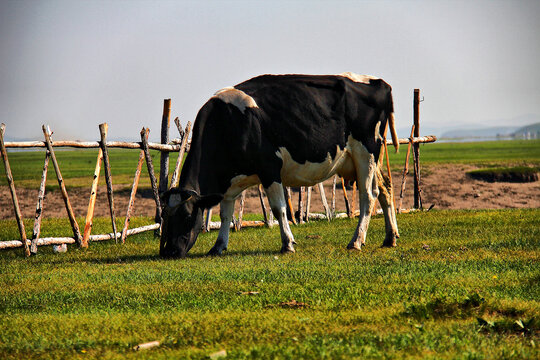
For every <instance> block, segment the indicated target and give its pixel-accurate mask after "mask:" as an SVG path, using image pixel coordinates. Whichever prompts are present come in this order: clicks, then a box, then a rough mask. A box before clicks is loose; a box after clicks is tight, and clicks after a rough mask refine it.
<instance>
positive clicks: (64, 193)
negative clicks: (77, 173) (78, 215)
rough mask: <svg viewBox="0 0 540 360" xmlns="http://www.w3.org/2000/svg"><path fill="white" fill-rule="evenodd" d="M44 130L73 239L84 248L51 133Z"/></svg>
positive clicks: (46, 128)
mask: <svg viewBox="0 0 540 360" xmlns="http://www.w3.org/2000/svg"><path fill="white" fill-rule="evenodd" d="M42 130H43V135H44V136H45V144H46V146H47V150H49V152H50V153H51V161H52V163H53V166H54V171H55V172H56V179H57V180H58V185H59V186H60V191H61V193H62V198H63V199H64V204H65V205H66V211H67V213H68V217H69V222H70V223H71V229H72V230H73V237H74V238H75V242H76V243H77V245H79V246H80V247H83V243H82V236H81V231H80V230H79V224H77V220H76V219H75V214H74V213H73V208H72V207H71V203H70V202H69V197H68V193H67V190H66V185H65V184H64V179H63V178H62V173H61V172H60V167H59V166H58V161H56V155H55V154H54V150H53V146H52V140H51V131H50V129H49V128H48V127H45V125H43V126H42Z"/></svg>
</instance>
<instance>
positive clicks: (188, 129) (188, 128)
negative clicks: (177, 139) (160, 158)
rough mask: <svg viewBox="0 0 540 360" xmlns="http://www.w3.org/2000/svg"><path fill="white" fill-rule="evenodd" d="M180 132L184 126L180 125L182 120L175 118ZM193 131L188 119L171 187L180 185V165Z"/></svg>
mask: <svg viewBox="0 0 540 360" xmlns="http://www.w3.org/2000/svg"><path fill="white" fill-rule="evenodd" d="M174 122H175V124H176V127H177V128H178V132H180V133H182V131H181V130H182V128H181V127H180V120H178V118H176V119H174ZM190 132H191V122H190V121H188V122H187V125H186V130H185V131H184V134H183V136H182V143H181V144H180V151H179V152H178V159H177V160H176V166H175V168H174V172H173V175H172V178H171V188H174V187H176V186H178V180H179V178H180V167H181V166H182V161H183V160H184V153H185V151H186V147H187V142H188V138H189V133H190Z"/></svg>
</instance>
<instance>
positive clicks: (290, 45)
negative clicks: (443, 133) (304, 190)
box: [0, 0, 540, 141]
mask: <svg viewBox="0 0 540 360" xmlns="http://www.w3.org/2000/svg"><path fill="white" fill-rule="evenodd" d="M539 19H540V1H537V0H536V1H516V0H512V1H472V0H467V1H390V0H389V1H277V0H273V1H135V0H130V1H75V0H70V1H57V0H54V1H53V0H42V1H21V0H17V1H6V0H0V55H1V57H0V59H1V61H0V122H4V123H6V126H7V129H6V132H7V134H6V135H7V136H8V137H11V138H21V139H42V137H43V133H42V131H41V125H42V124H50V125H51V128H52V130H53V131H54V132H55V138H56V139H60V138H64V139H66V138H67V139H81V140H98V139H99V129H98V124H99V123H101V122H108V123H109V137H110V138H124V139H131V140H133V141H136V140H138V139H140V136H139V132H140V130H141V128H142V127H143V126H147V127H150V129H151V131H152V133H151V134H152V135H153V136H152V135H151V138H152V140H154V141H155V140H157V139H158V138H159V131H160V122H161V113H162V109H163V99H165V98H171V99H172V115H173V117H174V116H179V117H180V119H181V121H182V123H183V124H184V125H185V124H186V122H187V121H188V120H191V121H193V120H194V119H195V116H196V113H197V111H198V110H199V108H200V107H201V106H202V105H203V104H204V103H205V102H206V100H207V99H208V98H209V97H211V96H212V94H213V93H214V92H216V91H217V90H219V89H221V88H223V87H226V86H232V85H234V84H237V83H239V82H242V81H244V80H247V79H249V78H251V77H253V76H256V75H260V74H267V73H271V74H284V73H305V74H337V73H342V72H345V71H351V72H355V73H359V74H370V75H375V76H378V77H381V78H383V79H384V80H386V81H387V82H388V83H389V84H390V85H392V88H393V90H394V91H393V94H394V103H395V111H396V119H397V128H398V131H399V129H406V128H410V124H411V122H412V94H413V89H414V88H419V89H420V90H421V95H422V96H424V98H425V101H424V102H422V104H421V127H422V129H424V130H425V131H422V133H424V134H427V133H426V132H436V131H438V130H439V129H444V128H449V127H453V126H457V125H462V124H468V126H473V125H477V124H480V125H489V124H493V125H516V124H517V125H521V124H519V122H520V121H522V122H523V121H525V120H519V119H520V117H523V116H526V115H529V117H528V118H530V117H531V116H530V114H532V116H533V118H534V116H536V117H538V116H539V115H540V86H539V84H540V65H539V64H540V20H539ZM512 119H514V120H512ZM516 119H517V120H516ZM171 125H173V124H172V122H171ZM523 125H526V124H523ZM465 126H466V125H465ZM406 132H407V131H405V130H403V131H399V136H400V137H407V136H408V134H407V133H406ZM171 134H172V135H174V136H176V135H177V133H176V130H175V128H174V125H173V126H172V128H171Z"/></svg>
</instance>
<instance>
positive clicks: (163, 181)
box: [156, 99, 171, 215]
mask: <svg viewBox="0 0 540 360" xmlns="http://www.w3.org/2000/svg"><path fill="white" fill-rule="evenodd" d="M170 123H171V99H165V100H163V117H162V118H161V143H162V144H168V143H169V127H170ZM160 153H161V156H160V167H159V188H158V191H159V193H160V194H163V193H164V192H165V191H167V185H168V182H169V152H168V151H161V152H160ZM156 215H157V214H156Z"/></svg>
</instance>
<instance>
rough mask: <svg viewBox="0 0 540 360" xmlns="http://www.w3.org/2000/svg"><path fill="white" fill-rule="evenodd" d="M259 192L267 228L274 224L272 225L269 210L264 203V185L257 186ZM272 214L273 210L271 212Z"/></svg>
mask: <svg viewBox="0 0 540 360" xmlns="http://www.w3.org/2000/svg"><path fill="white" fill-rule="evenodd" d="M257 191H258V192H259V201H260V202H261V209H262V213H263V217H264V223H265V224H266V226H271V225H272V223H271V221H270V218H269V216H268V210H267V208H266V204H265V203H264V196H263V186H262V184H259V186H257ZM270 212H271V210H270Z"/></svg>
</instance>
